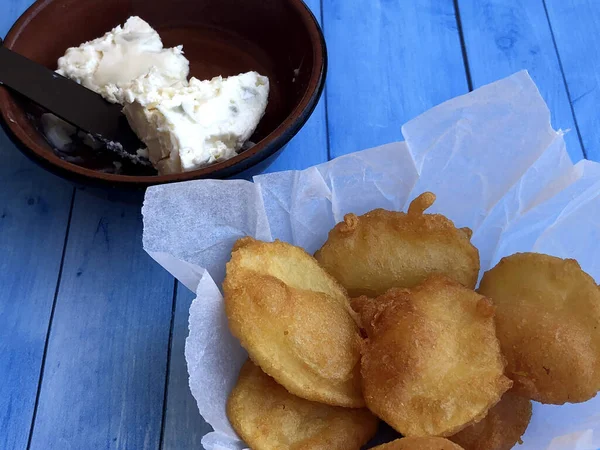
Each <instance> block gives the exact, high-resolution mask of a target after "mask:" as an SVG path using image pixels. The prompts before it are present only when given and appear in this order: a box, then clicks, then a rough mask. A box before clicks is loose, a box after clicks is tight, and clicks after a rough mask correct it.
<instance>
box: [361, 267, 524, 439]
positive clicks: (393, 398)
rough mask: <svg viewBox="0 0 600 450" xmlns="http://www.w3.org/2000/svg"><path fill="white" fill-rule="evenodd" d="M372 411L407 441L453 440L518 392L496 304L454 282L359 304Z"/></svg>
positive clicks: (435, 281)
mask: <svg viewBox="0 0 600 450" xmlns="http://www.w3.org/2000/svg"><path fill="white" fill-rule="evenodd" d="M352 305H353V307H354V308H355V309H356V311H357V312H358V313H359V315H360V318H361V322H362V325H363V327H364V329H365V331H366V334H367V337H368V339H366V340H365V341H364V345H363V349H362V362H361V373H362V377H363V394H364V396H365V402H366V404H367V407H368V408H369V409H370V410H371V411H372V412H373V413H374V414H376V415H377V416H379V417H380V418H381V419H383V420H384V421H385V422H387V423H388V424H389V425H390V426H392V427H393V428H394V429H395V430H396V431H398V432H399V433H401V434H402V435H404V436H450V435H452V434H455V433H456V432H458V431H460V430H461V429H463V428H465V427H466V426H467V425H469V424H471V423H473V422H477V421H478V420H481V419H482V418H483V417H484V416H485V415H486V414H487V411H488V410H489V409H490V408H491V407H492V406H494V405H495V404H496V403H497V402H498V401H499V400H500V397H501V396H502V394H504V392H505V391H506V390H508V389H509V388H510V387H511V384H512V383H511V381H510V380H509V379H508V378H506V377H505V376H504V360H503V358H502V355H501V354H500V345H499V344H498V340H497V339H496V334H495V329H494V320H493V316H494V307H493V305H492V304H491V302H490V301H489V300H488V299H487V298H485V297H483V296H481V295H479V294H477V293H476V292H474V291H472V290H470V289H467V288H465V287H464V286H463V285H461V284H459V283H457V282H456V281H453V280H451V279H449V278H447V277H442V276H439V275H436V276H433V277H430V278H428V279H427V280H426V281H425V282H424V283H423V284H421V285H419V286H416V287H414V288H412V289H398V288H394V289H390V290H389V291H388V292H387V293H386V294H384V295H382V296H380V297H377V298H376V299H369V298H367V297H364V296H363V297H359V298H357V299H354V300H353V303H352Z"/></svg>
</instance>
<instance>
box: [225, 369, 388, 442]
mask: <svg viewBox="0 0 600 450" xmlns="http://www.w3.org/2000/svg"><path fill="white" fill-rule="evenodd" d="M227 416H228V417H229V420H230V422H231V424H232V426H233V428H234V429H235V431H236V432H237V433H238V434H239V435H240V437H241V438H242V439H243V440H244V441H245V442H246V443H247V444H248V445H250V447H251V448H252V449H253V450H284V449H286V450H288V449H289V450H359V449H360V448H361V446H362V445H364V444H366V442H367V441H368V440H369V439H371V438H372V437H373V436H374V435H375V432H376V431H377V423H378V422H379V421H378V419H377V418H376V417H375V416H373V414H371V413H370V412H369V411H368V410H367V409H349V408H341V407H339V406H329V405H324V404H322V403H317V402H311V401H309V400H304V399H302V398H299V397H296V396H295V395H292V394H290V393H289V392H288V391H287V390H286V389H285V388H283V387H282V386H280V385H279V384H277V383H276V382H275V380H273V378H271V377H269V376H268V375H266V374H265V373H264V372H263V371H262V370H261V369H260V368H259V367H257V366H256V365H254V364H253V363H252V362H250V361H248V362H246V364H244V366H243V367H242V370H241V371H240V375H239V378H238V381H237V384H236V386H235V387H234V388H233V391H232V392H231V394H230V396H229V400H228V402H227Z"/></svg>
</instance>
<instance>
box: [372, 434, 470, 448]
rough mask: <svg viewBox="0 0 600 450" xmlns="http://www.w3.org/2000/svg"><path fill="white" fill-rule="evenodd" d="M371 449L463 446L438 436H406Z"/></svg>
mask: <svg viewBox="0 0 600 450" xmlns="http://www.w3.org/2000/svg"><path fill="white" fill-rule="evenodd" d="M371 450H463V448H462V447H461V446H459V445H456V444H455V443H454V442H450V441H449V440H448V439H444V438H440V437H408V438H402V439H396V440H395V441H393V442H390V443H388V444H383V445H378V446H377V447H373V448H372V449H371Z"/></svg>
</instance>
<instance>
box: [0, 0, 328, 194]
mask: <svg viewBox="0 0 600 450" xmlns="http://www.w3.org/2000/svg"><path fill="white" fill-rule="evenodd" d="M53 1H55V0H36V1H35V2H34V3H33V4H32V5H31V6H30V7H29V8H27V10H25V12H24V13H23V14H22V15H21V16H20V17H19V18H18V19H17V20H16V21H15V23H14V24H13V25H12V27H11V28H10V30H9V31H8V33H7V34H6V37H5V39H4V46H6V47H7V48H9V49H12V48H13V47H14V45H15V44H16V42H17V40H18V38H19V36H20V34H21V32H22V31H23V29H24V28H25V27H26V26H27V25H28V23H29V22H30V21H31V19H32V18H33V17H35V15H37V14H38V13H39V11H41V10H43V9H44V8H46V7H47V6H48V4H50V3H52V2H53ZM286 1H287V2H288V3H289V4H290V6H291V7H293V8H294V10H295V11H296V12H297V13H298V14H299V16H300V19H301V20H302V23H303V24H304V27H305V28H306V30H307V32H308V35H309V38H310V42H311V45H312V47H313V69H312V73H311V74H310V78H309V81H308V87H307V89H306V91H305V92H304V95H303V96H302V97H301V99H300V101H299V102H298V104H297V105H296V106H295V107H294V109H293V110H292V111H291V112H290V113H289V114H288V115H287V117H286V118H285V120H283V122H281V123H280V124H279V125H278V126H277V127H276V128H275V129H274V130H273V131H271V132H270V133H269V134H268V135H267V136H265V137H264V138H263V139H262V140H260V141H259V142H257V143H256V145H254V146H253V147H251V148H249V149H248V150H245V151H244V152H242V153H240V154H238V155H236V156H234V157H233V158H231V159H228V160H226V161H222V162H219V163H216V164H213V165H210V166H207V167H203V168H200V169H196V170H193V171H189V172H181V173H175V174H168V175H141V176H136V175H120V174H111V173H105V172H100V171H96V170H92V169H87V168H85V167H81V166H78V165H75V164H72V163H69V162H67V161H65V160H63V159H61V158H59V157H58V156H56V155H55V154H54V153H53V152H49V151H48V149H47V148H44V147H43V146H42V145H40V144H38V143H37V142H36V141H35V140H33V139H32V137H31V136H30V134H28V133H27V131H26V130H25V129H23V128H22V127H21V126H20V124H19V122H17V121H15V120H14V119H13V118H12V115H13V114H15V112H16V111H20V110H21V108H20V106H19V104H18V103H17V100H16V96H15V94H14V93H12V92H11V91H10V90H9V89H8V88H6V87H4V86H2V85H0V124H1V125H2V128H3V129H4V131H5V132H6V134H7V135H8V137H9V138H10V139H11V140H12V141H13V143H14V144H15V145H16V146H17V148H19V150H20V151H21V152H22V153H24V154H25V155H26V156H28V157H29V158H30V159H32V160H34V161H35V162H36V163H38V164H40V165H41V166H42V167H43V168H44V169H47V170H49V171H50V172H53V173H55V174H57V175H59V176H61V177H63V178H67V179H71V180H73V181H76V182H81V183H83V184H88V185H89V184H91V185H109V186H119V187H125V188H127V187H139V186H151V185H157V184H166V183H174V182H180V181H189V180H197V179H204V178H209V179H219V178H226V177H230V176H232V175H236V174H239V173H240V172H243V171H244V170H246V169H249V168H250V167H252V166H253V165H255V164H258V163H259V162H261V161H263V160H265V159H267V158H268V157H270V156H271V155H273V154H274V153H276V152H277V151H278V150H279V149H281V148H282V147H283V146H285V145H286V144H287V143H288V142H289V141H290V140H291V139H292V137H294V136H295V135H296V134H297V133H298V131H299V130H300V129H301V128H302V126H303V125H304V124H305V123H306V121H307V120H308V118H309V117H310V116H311V114H312V113H313V111H314V109H315V108H316V106H317V103H318V101H319V98H320V97H321V94H322V92H323V89H324V86H325V78H326V74H327V64H328V58H327V46H326V43H325V36H324V33H323V30H322V29H321V26H320V25H319V22H318V21H317V19H316V17H315V16H314V14H313V13H312V11H311V10H310V9H309V7H308V6H307V5H306V3H304V1H303V0H286Z"/></svg>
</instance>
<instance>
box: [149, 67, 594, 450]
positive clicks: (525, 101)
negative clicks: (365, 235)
mask: <svg viewBox="0 0 600 450" xmlns="http://www.w3.org/2000/svg"><path fill="white" fill-rule="evenodd" d="M402 132H403V134H404V137H405V138H406V141H405V142H399V143H392V144H388V145H384V146H382V147H377V148H373V149H369V150H364V151H361V152H357V153H353V154H349V155H346V156H343V157H340V158H337V159H335V160H333V161H330V162H328V163H325V164H321V165H318V166H315V167H311V168H309V169H307V170H303V171H288V172H279V173H273V174H268V175H261V176H257V177H255V178H254V182H253V183H252V182H248V181H239V180H236V181H233V180H231V181H213V180H203V181H192V182H186V183H179V184H170V185H164V186H155V187H151V188H149V189H148V191H147V193H146V198H145V202H144V207H143V215H144V248H145V250H146V251H147V252H148V253H149V254H150V255H151V256H152V257H153V258H154V259H155V260H156V261H157V262H158V263H160V264H161V265H162V266H163V267H164V268H165V269H167V270H168V271H169V272H171V273H172V274H173V275H174V276H175V277H177V278H178V279H179V280H180V281H181V282H182V283H184V284H185V285H186V286H187V287H188V288H190V289H191V290H193V291H195V292H196V294H197V298H196V299H195V300H194V302H193V304H192V306H191V308H190V321H189V327H190V334H189V337H188V339H187V342H186V359H187V362H188V370H189V374H190V388H191V390H192V393H193V395H194V397H195V398H196V401H197V403H198V408H199V410H200V413H201V414H202V416H203V417H204V418H205V420H206V421H207V422H208V423H209V424H210V425H212V427H213V428H214V432H212V433H209V434H208V435H206V436H205V437H204V439H203V441H202V443H203V445H204V447H205V448H206V449H207V450H216V449H228V450H233V449H242V448H245V445H244V443H243V442H241V441H240V440H239V439H238V437H237V436H236V434H235V432H234V431H233V430H232V428H231V426H230V424H229V422H228V420H227V417H226V414H225V402H226V399H227V395H228V393H229V391H230V390H231V388H232V386H233V384H234V383H235V380H236V378H237V374H238V370H239V368H240V367H241V364H242V363H243V362H244V360H245V358H246V353H245V352H244V350H243V349H242V348H241V347H240V345H239V344H238V342H237V341H236V340H235V339H234V338H233V337H232V336H231V334H230V333H229V331H228V328H227V320H226V317H225V314H224V308H223V299H222V296H221V293H220V291H219V287H218V286H220V284H221V282H222V280H223V277H224V268H225V262H226V261H227V260H228V259H229V252H230V250H231V247H232V245H233V243H234V242H235V240H236V239H238V238H239V237H241V236H245V235H250V236H254V237H256V238H258V239H262V240H272V239H281V240H285V241H287V242H291V243H293V244H295V245H299V246H302V247H304V248H305V249H306V250H307V251H309V252H314V251H315V250H316V249H317V248H319V247H320V246H321V245H322V244H323V242H324V241H325V239H326V237H327V233H328V231H329V230H330V229H331V228H332V227H333V225H334V224H335V223H337V222H338V221H340V220H341V219H342V218H343V216H344V214H346V213H348V212H354V213H356V214H362V213H365V212H367V211H369V210H371V209H374V208H386V209H392V210H405V209H406V208H407V205H408V203H409V201H410V200H411V199H413V198H414V197H416V196H417V195H418V194H420V193H421V192H423V191H432V192H434V193H435V194H436V195H437V201H436V203H435V205H434V206H433V207H432V208H431V210H430V212H440V213H443V214H445V215H446V216H448V217H449V218H450V219H452V220H453V221H454V222H455V223H456V225H457V226H459V227H464V226H468V227H470V228H471V229H472V230H473V232H474V234H473V243H474V244H475V245H476V246H477V247H478V248H479V250H480V255H481V268H482V272H483V271H485V270H487V269H489V268H490V267H492V266H493V265H495V264H496V263H497V262H498V260H499V259H500V258H501V257H503V256H506V255H509V254H512V253H514V252H517V251H536V252H543V253H548V254H551V255H556V256H560V257H570V258H576V259H577V260H578V261H579V262H580V264H581V266H582V268H583V269H584V270H585V271H587V272H588V273H590V274H591V275H592V276H593V277H594V278H595V279H596V282H598V281H600V252H599V248H600V247H599V242H600V164H597V163H593V162H589V161H581V162H579V163H578V164H576V165H573V164H572V163H571V161H570V159H569V156H568V154H567V152H566V149H565V143H564V140H563V133H562V132H560V131H559V132H556V131H554V130H553V129H552V127H551V126H550V112H549V110H548V108H547V107H546V104H545V103H544V100H543V99H542V98H541V96H540V94H539V92H538V90H537V88H536V87H535V85H534V83H533V81H532V80H531V78H530V77H529V75H528V74H527V72H519V73H517V74H514V75H512V76H510V77H508V78H505V79H503V80H500V81H497V82H495V83H492V84H490V85H487V86H484V87H482V88H480V89H477V90H475V91H473V92H471V93H469V94H467V95H464V96H461V97H457V98H455V99H452V100H449V101H447V102H445V103H443V104H441V105H439V106H437V107H435V108H432V109H431V110H429V111H427V112H425V113H424V114H422V115H421V116H419V117H417V118H416V119H414V120H412V121H410V122H408V123H407V124H405V125H404V126H403V128H402ZM523 441H524V444H523V445H522V446H519V448H520V449H522V450H530V449H549V450H567V449H569V450H573V449H578V450H597V449H598V448H600V399H599V398H595V399H592V400H590V401H588V402H586V403H582V404H576V405H565V406H549V405H541V404H535V405H534V413H533V419H532V422H531V425H530V426H529V429H528V431H527V433H526V435H525V436H524V438H523Z"/></svg>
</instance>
